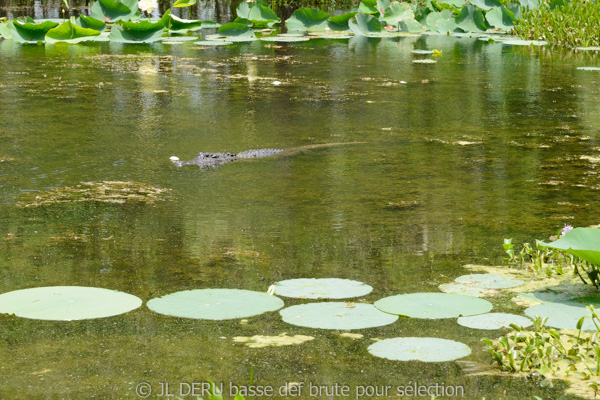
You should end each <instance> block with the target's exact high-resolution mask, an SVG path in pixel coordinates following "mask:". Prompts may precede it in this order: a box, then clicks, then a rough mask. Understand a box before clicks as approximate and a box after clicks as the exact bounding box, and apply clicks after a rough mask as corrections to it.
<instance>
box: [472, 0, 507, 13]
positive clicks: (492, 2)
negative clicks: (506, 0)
mask: <svg viewBox="0 0 600 400" xmlns="http://www.w3.org/2000/svg"><path fill="white" fill-rule="evenodd" d="M469 3H471V4H473V5H474V6H476V7H479V8H481V9H482V10H485V11H488V10H491V9H492V8H494V7H500V6H501V5H502V3H500V1H499V0H469Z"/></svg>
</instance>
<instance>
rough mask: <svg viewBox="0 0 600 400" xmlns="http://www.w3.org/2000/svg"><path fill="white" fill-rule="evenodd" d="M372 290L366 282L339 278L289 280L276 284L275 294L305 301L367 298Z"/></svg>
mask: <svg viewBox="0 0 600 400" xmlns="http://www.w3.org/2000/svg"><path fill="white" fill-rule="evenodd" d="M372 290H373V288H372V287H371V286H369V285H367V284H366V283H364V282H359V281H353V280H350V279H339V278H320V279H315V278H300V279H288V280H285V281H280V282H277V283H276V284H275V294H278V295H280V296H284V297H296V298H303V299H346V298H350V297H359V296H365V295H367V294H369V293H371V291H372Z"/></svg>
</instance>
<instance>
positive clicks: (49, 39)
mask: <svg viewBox="0 0 600 400" xmlns="http://www.w3.org/2000/svg"><path fill="white" fill-rule="evenodd" d="M94 36H100V31H97V30H95V29H89V28H82V27H80V26H78V25H77V24H76V23H75V17H71V18H70V20H69V21H66V22H64V23H63V24H61V25H59V26H57V27H56V28H52V29H50V30H49V31H48V33H46V43H54V42H69V43H77V42H82V41H85V40H89V39H90V38H91V37H94Z"/></svg>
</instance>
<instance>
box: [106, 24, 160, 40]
mask: <svg viewBox="0 0 600 400" xmlns="http://www.w3.org/2000/svg"><path fill="white" fill-rule="evenodd" d="M164 28H165V25H164V24H163V23H162V22H161V21H159V22H154V23H152V22H148V21H137V22H131V21H123V20H119V21H117V22H116V23H115V24H114V25H113V26H112V28H111V29H110V36H109V38H110V40H111V41H112V42H121V43H151V42H156V41H159V40H162V35H163V29H164Z"/></svg>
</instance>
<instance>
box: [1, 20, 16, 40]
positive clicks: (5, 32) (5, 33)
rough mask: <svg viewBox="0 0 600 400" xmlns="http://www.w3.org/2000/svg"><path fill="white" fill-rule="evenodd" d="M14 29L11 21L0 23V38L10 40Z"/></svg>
mask: <svg viewBox="0 0 600 400" xmlns="http://www.w3.org/2000/svg"><path fill="white" fill-rule="evenodd" d="M14 29H15V27H14V26H13V22H12V21H8V22H0V36H2V37H3V38H4V39H7V40H11V39H12V38H13V31H14Z"/></svg>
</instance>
